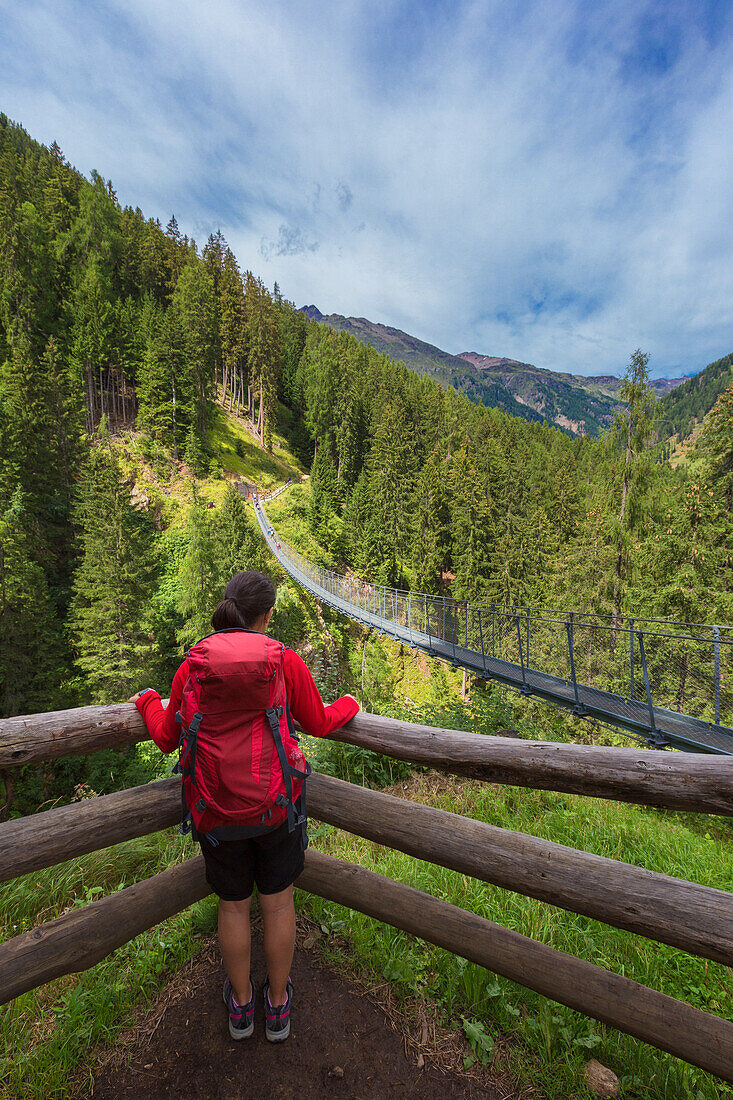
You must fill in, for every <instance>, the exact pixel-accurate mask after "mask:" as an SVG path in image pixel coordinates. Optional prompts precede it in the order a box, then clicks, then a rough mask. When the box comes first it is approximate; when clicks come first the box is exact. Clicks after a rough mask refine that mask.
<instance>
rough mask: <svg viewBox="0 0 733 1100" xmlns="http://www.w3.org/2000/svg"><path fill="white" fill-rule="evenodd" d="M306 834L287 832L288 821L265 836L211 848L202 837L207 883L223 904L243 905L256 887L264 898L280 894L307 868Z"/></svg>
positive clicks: (298, 831) (226, 842)
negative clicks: (240, 902) (255, 885)
mask: <svg viewBox="0 0 733 1100" xmlns="http://www.w3.org/2000/svg"><path fill="white" fill-rule="evenodd" d="M303 840H304V837H303V830H302V829H301V827H300V826H298V827H297V828H296V829H295V831H294V832H292V833H289V832H288V823H287V821H286V822H284V823H283V824H282V825H280V826H279V827H278V828H277V829H274V830H273V831H272V832H271V833H265V835H264V836H255V837H250V838H249V839H248V840H221V841H219V843H218V845H216V846H214V845H213V844H211V843H210V842H209V841H208V840H207V839H206V837H205V836H201V835H199V844H200V845H201V853H202V855H203V857H204V862H205V864H206V881H207V882H208V884H209V886H210V887H211V889H212V890H213V891H214V893H215V894H217V895H218V896H219V897H220V898H222V899H223V900H224V901H244V900H245V899H246V898H249V897H251V896H252V887H253V885H254V883H257V889H258V890H259V892H260V893H261V894H279V893H280V891H281V890H285V889H286V887H288V886H292V884H293V883H294V882H295V880H296V878H297V877H298V875H299V874H300V873H301V871H302V870H303V867H304V865H305V851H304V844H303Z"/></svg>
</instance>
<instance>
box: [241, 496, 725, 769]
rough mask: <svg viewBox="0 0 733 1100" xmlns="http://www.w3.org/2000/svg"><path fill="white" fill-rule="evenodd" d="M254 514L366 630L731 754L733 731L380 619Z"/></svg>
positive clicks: (628, 723) (670, 739)
mask: <svg viewBox="0 0 733 1100" xmlns="http://www.w3.org/2000/svg"><path fill="white" fill-rule="evenodd" d="M255 513H256V516H257V521H258V523H259V525H260V529H261V531H262V534H263V537H264V538H265V540H266V542H267V545H268V547H269V549H270V550H271V552H272V554H273V555H274V556H275V557H276V558H277V560H278V561H279V562H280V564H281V565H282V566H283V568H284V569H286V570H287V572H288V573H289V574H290V575H291V576H292V577H293V579H294V580H296V581H298V583H299V584H301V585H303V587H304V588H307V589H308V591H310V592H312V593H313V595H314V596H317V597H318V599H319V600H322V601H323V602H324V603H327V604H329V605H330V606H331V607H333V608H334V609H335V610H337V611H340V612H342V613H343V614H344V615H347V616H348V617H349V618H352V619H355V620H357V621H358V622H361V623H363V624H364V625H365V626H370V627H374V628H375V629H376V630H379V631H381V632H382V633H383V634H388V635H390V636H391V637H393V638H395V639H397V640H398V641H401V642H404V643H405V644H407V645H409V646H412V647H414V648H417V649H422V650H424V651H425V652H426V653H428V654H429V655H430V656H433V657H439V658H441V659H442V660H446V661H450V662H451V663H452V664H454V665H457V666H459V667H461V668H465V669H466V670H467V671H469V672H472V673H474V674H475V675H478V676H481V677H486V678H488V679H491V680H496V681H498V682H499V683H502V684H506V685H507V686H509V687H512V688H516V689H519V690H520V691H523V692H524V693H525V694H528V695H536V696H538V697H539V698H541V699H544V700H546V701H547V702H549V703H552V704H554V705H555V706H560V707H562V708H564V709H567V710H571V711H573V712H574V713H576V714H578V715H580V716H582V717H589V718H596V719H598V720H599V721H601V722H604V723H607V724H610V725H613V726H616V727H618V728H620V729H624V730H627V731H628V732H630V733H633V734H634V735H635V736H637V737H642V738H644V739H645V740H647V741H649V742H650V743H651V744H653V745H659V746H664V745H670V746H672V747H673V748H677V749H682V750H683V751H686V752H707V753H715V754H720V755H726V756H727V755H733V729H729V728H728V727H727V726H719V725H718V726H716V725H712V724H711V723H709V722H706V721H704V720H702V719H699V718H692V717H690V716H689V715H686V714H678V713H677V712H676V711H671V710H666V709H665V708H663V707H657V706H652V708H651V711H652V714H653V723H652V717H651V715H650V710H649V707H648V705H647V704H646V703H645V702H639V701H637V700H635V699H624V698H623V697H622V696H620V695H615V694H614V693H613V692H609V691H602V690H600V689H598V688H593V687H590V686H588V685H587V684H581V683H578V684H577V692H578V694H577V700H576V695H575V686H574V685H573V682H572V681H570V680H565V679H562V678H561V677H558V676H553V675H551V674H550V673H547V672H542V671H540V670H539V669H535V668H532V667H525V668H524V669H522V666H521V665H518V664H513V663H512V662H511V661H503V660H500V659H499V658H496V657H491V656H488V655H485V654H483V653H481V652H480V651H479V650H474V649H469V648H466V647H465V646H459V645H454V644H453V643H452V642H446V641H444V640H443V639H442V638H438V637H435V636H433V635H430V634H426V633H424V632H422V631H419V630H415V629H413V628H411V627H408V626H405V625H404V624H402V623H399V622H396V621H395V620H393V619H387V618H383V617H382V616H381V615H377V614H375V613H374V612H372V611H369V610H368V609H365V608H363V607H360V606H358V605H356V604H353V603H350V602H349V601H348V600H344V599H342V598H341V597H340V596H337V595H335V594H334V593H332V592H330V591H329V590H328V589H326V588H324V587H323V586H322V585H320V584H318V583H317V581H315V580H314V579H313V578H312V577H309V576H308V575H307V574H306V573H304V572H303V571H302V570H301V569H299V568H298V567H297V565H295V564H294V563H293V562H292V561H291V560H289V558H288V557H287V556H286V555H284V554H283V553H282V551H281V550H280V549H279V548H278V544H277V537H276V536H274V537H273V536H271V535H270V534H269V533H268V526H267V523H266V519H265V517H264V514H263V512H262V511H261V509H259V508H257V509H256V510H255Z"/></svg>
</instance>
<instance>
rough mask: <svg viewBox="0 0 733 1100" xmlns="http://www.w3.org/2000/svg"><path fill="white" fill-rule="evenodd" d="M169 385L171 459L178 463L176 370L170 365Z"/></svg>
mask: <svg viewBox="0 0 733 1100" xmlns="http://www.w3.org/2000/svg"><path fill="white" fill-rule="evenodd" d="M171 385H172V393H173V459H174V461H175V462H178V425H177V423H176V369H175V365H174V364H173V363H171Z"/></svg>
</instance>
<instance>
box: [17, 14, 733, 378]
mask: <svg viewBox="0 0 733 1100" xmlns="http://www.w3.org/2000/svg"><path fill="white" fill-rule="evenodd" d="M0 28H1V29H0V110H3V111H5V113H6V114H8V115H9V116H10V117H11V118H13V119H14V120H16V121H18V122H21V123H22V124H23V125H24V126H25V127H26V129H28V130H29V131H30V133H31V135H32V136H33V137H35V138H37V139H38V140H40V141H43V142H45V143H46V144H50V142H51V141H53V140H54V139H55V140H57V141H58V142H59V144H60V145H61V147H62V149H63V150H64V152H65V153H66V155H67V157H68V158H69V160H70V161H71V162H72V163H73V164H74V165H75V166H76V167H77V168H79V169H80V170H81V171H82V172H84V173H85V174H89V172H90V171H91V170H92V169H94V168H96V169H97V170H98V171H99V172H101V173H102V175H104V176H105V177H106V178H111V179H112V181H113V183H114V185H115V187H116V189H117V193H118V196H119V198H120V201H121V202H122V203H123V204H128V203H129V204H131V205H133V206H140V207H141V208H142V210H143V211H144V212H145V214H146V215H148V216H155V217H159V218H160V219H161V221H162V222H163V223H164V224H165V223H166V222H167V221H168V218H169V217H170V215H171V213H175V215H176V217H177V218H178V221H179V224H180V226H181V228H182V230H184V231H185V232H188V233H189V234H190V235H192V236H194V237H195V238H196V240H197V241H198V242H199V244H200V245H203V244H204V243H205V241H206V238H207V237H208V235H209V233H210V232H212V231H213V230H215V229H217V228H221V230H222V232H223V233H224V235H225V237H226V238H227V240H228V242H229V243H230V245H231V247H232V248H233V250H234V251H235V253H236V255H237V257H238V259H239V261H240V264H241V266H242V268H243V269H244V268H251V269H252V270H253V271H255V272H256V273H257V274H259V275H261V276H262V278H263V279H264V280H265V282H267V283H268V284H270V285H271V284H272V283H273V282H274V281H275V280H277V281H278V282H279V284H280V286H281V289H282V290H283V293H284V294H285V295H286V296H287V297H288V298H290V299H292V300H294V301H295V302H296V303H297V304H298V305H303V304H306V303H311V302H312V303H315V304H316V305H317V306H318V307H319V308H320V309H321V310H322V311H323V312H324V313H328V312H336V313H344V314H356V315H360V316H366V317H369V318H370V319H371V320H375V321H382V322H383V323H385V324H390V325H394V326H396V327H398V328H403V329H405V330H406V331H408V332H410V333H412V334H414V335H416V336H419V337H420V338H422V339H425V340H428V341H430V342H431V343H436V344H438V345H439V346H440V347H442V348H445V349H446V350H447V351H451V352H460V351H466V350H471V351H478V352H481V353H484V354H489V355H506V356H511V357H513V358H517V359H523V360H526V361H529V362H533V363H536V364H537V365H538V366H545V367H549V368H551V369H553V370H572V371H577V372H579V373H584V374H598V373H613V374H622V373H623V370H624V367H625V364H626V362H627V361H628V358H629V354H630V352H631V351H633V350H634V348H636V347H641V348H642V349H644V350H646V351H648V352H649V353H650V355H651V364H650V365H651V367H652V374H653V375H654V376H661V375H668V376H671V375H679V374H683V373H688V372H692V371H695V370H698V369H699V368H700V367H701V366H704V365H705V364H706V363H707V362H709V361H710V360H712V359H716V358H719V357H720V356H722V355H725V354H727V353H728V352H730V351H731V350H733V263H732V262H731V261H732V259H733V256H732V252H733V155H732V152H731V149H732V144H733V138H732V135H733V33H732V32H733V5H731V4H730V3H729V2H727V0H721V2H719V3H715V2H712V0H691V2H683V0H586V2H573V0H564V2H557V3H556V2H554V0H543V2H539V0H535V2H522V0H483V2H465V3H460V2H455V3H448V2H438V0H434V2H432V3H431V2H418V0H335V2H334V0H323V2H321V0H311V2H309V3H306V2H304V0H281V2H279V0H265V2H259V0H117V2H105V0H96V2H95V3H94V4H90V3H83V2H82V0H0Z"/></svg>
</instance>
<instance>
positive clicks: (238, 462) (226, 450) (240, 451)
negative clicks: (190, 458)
mask: <svg viewBox="0 0 733 1100" xmlns="http://www.w3.org/2000/svg"><path fill="white" fill-rule="evenodd" d="M286 411H287V410H285V409H282V408H281V415H283V416H284V415H285V413H286ZM209 444H210V446H211V448H212V450H213V451H214V453H215V454H217V455H218V456H219V461H220V462H221V464H222V466H223V468H224V472H225V474H229V475H235V476H236V477H239V478H246V479H247V481H251V482H253V483H254V484H255V485H257V486H258V488H259V489H260V490H261V491H262V492H269V491H270V490H271V489H275V488H276V487H277V486H278V485H282V483H283V482H284V481H287V480H288V478H293V479H294V480H298V481H299V480H300V478H301V476H302V474H303V470H302V469H301V467H300V464H299V463H298V461H297V459H296V458H295V457H294V456H293V454H292V453H291V451H290V450H289V448H288V445H287V442H286V440H285V438H284V437H283V436H282V435H280V434H278V433H277V432H275V433H273V440H272V453H271V454H270V453H269V452H267V451H265V450H264V449H263V448H262V447H260V445H259V441H258V440H257V437H256V435H254V433H253V431H252V425H251V423H250V422H249V421H248V420H245V419H244V418H242V417H238V416H235V415H234V414H233V413H230V412H229V411H228V410H226V409H223V408H221V406H219V405H217V407H216V410H215V418H214V423H213V425H212V428H211V430H210V433H209Z"/></svg>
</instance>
